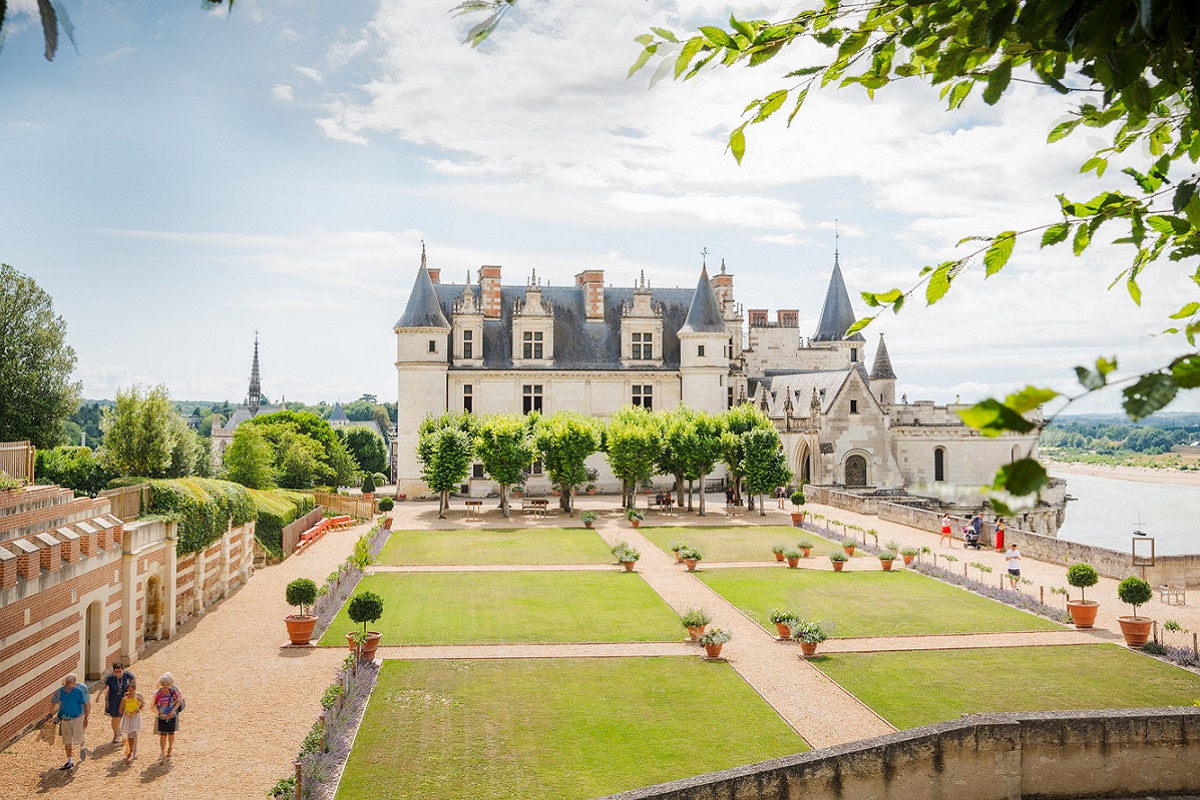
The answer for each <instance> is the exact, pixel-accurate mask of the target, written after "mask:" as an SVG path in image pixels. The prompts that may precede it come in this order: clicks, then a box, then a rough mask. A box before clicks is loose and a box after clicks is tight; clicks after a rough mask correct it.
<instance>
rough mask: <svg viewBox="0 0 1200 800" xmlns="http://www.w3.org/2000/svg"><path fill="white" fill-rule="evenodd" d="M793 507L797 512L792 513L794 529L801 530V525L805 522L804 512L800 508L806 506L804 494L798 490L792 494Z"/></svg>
mask: <svg viewBox="0 0 1200 800" xmlns="http://www.w3.org/2000/svg"><path fill="white" fill-rule="evenodd" d="M790 499H791V501H792V505H793V506H795V507H796V510H795V511H793V512H792V527H794V528H799V527H800V523H802V522H804V512H803V511H801V510H800V506H802V505H804V492H802V491H800V490H799V489H797V490H796V491H794V492H792V494H791V498H790Z"/></svg>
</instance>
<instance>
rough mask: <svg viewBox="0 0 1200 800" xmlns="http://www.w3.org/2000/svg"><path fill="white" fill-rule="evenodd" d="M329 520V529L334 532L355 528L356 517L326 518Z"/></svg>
mask: <svg viewBox="0 0 1200 800" xmlns="http://www.w3.org/2000/svg"><path fill="white" fill-rule="evenodd" d="M326 519H328V520H329V527H330V528H332V529H333V530H335V531H337V530H341V529H342V528H351V527H354V517H351V516H348V515H342V516H340V517H326Z"/></svg>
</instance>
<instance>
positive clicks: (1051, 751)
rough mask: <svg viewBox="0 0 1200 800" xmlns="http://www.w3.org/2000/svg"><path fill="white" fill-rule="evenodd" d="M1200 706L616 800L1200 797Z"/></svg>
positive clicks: (869, 749)
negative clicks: (651, 799)
mask: <svg viewBox="0 0 1200 800" xmlns="http://www.w3.org/2000/svg"><path fill="white" fill-rule="evenodd" d="M1197 764H1200V708H1191V707H1188V708H1141V709H1121V710H1115V711H1063V712H1043V713H1029V714H979V715H975V716H969V717H964V718H962V719H959V720H954V721H953V722H944V723H940V724H937V725H927V726H925V727H923V728H915V729H913V730H908V731H900V732H898V733H893V734H889V735H887V736H879V737H876V738H874V739H864V740H863V741H861V742H854V743H852V744H847V745H840V746H838V747H829V748H825V749H823V750H815V751H813V752H811V753H802V754H799V755H794V756H788V757H786V758H778V759H774V760H772V761H764V762H763V763H761V764H753V765H750V766H746V767H738V768H736V769H731V770H725V771H723V772H713V773H709V774H708V775H700V776H697V777H695V778H688V779H685V780H680V781H673V782H671V783H664V784H660V785H658V786H650V787H647V788H644V789H637V790H634V791H630V792H624V793H622V794H615V795H610V796H609V798H608V799H607V800H618V798H619V800H648V799H649V798H659V799H660V800H717V798H722V799H724V798H730V799H733V798H736V800H793V798H797V797H804V798H805V800H891V799H892V798H895V799H896V800H912V798H921V797H931V798H937V797H945V798H951V797H952V798H955V800H1015V799H1017V798H1038V800H1056V799H1057V798H1063V800H1066V798H1084V797H1117V796H1120V797H1124V796H1144V795H1146V794H1149V793H1154V794H1156V795H1157V794H1159V793H1161V794H1163V795H1170V794H1191V793H1195V792H1198V791H1200V769H1197V768H1196V765H1197Z"/></svg>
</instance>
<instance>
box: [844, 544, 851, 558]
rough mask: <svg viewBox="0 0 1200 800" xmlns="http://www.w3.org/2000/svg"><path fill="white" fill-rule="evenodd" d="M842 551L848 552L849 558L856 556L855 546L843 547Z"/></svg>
mask: <svg viewBox="0 0 1200 800" xmlns="http://www.w3.org/2000/svg"><path fill="white" fill-rule="evenodd" d="M842 549H843V550H845V551H846V555H848V556H853V555H854V547H853V545H842Z"/></svg>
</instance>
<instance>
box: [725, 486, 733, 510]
mask: <svg viewBox="0 0 1200 800" xmlns="http://www.w3.org/2000/svg"><path fill="white" fill-rule="evenodd" d="M725 516H727V517H732V516H733V487H730V488H728V489H726V490H725Z"/></svg>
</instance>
